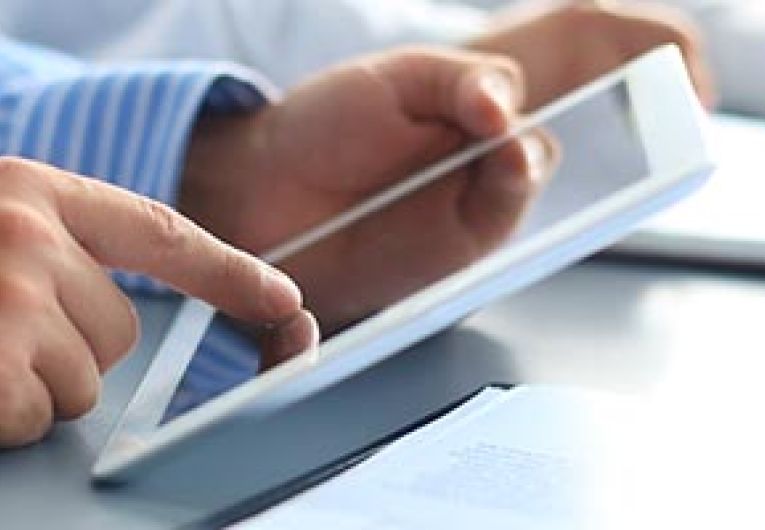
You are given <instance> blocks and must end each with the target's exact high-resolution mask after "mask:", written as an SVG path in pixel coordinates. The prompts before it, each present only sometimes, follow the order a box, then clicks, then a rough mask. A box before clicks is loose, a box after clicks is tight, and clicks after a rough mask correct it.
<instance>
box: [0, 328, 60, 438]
mask: <svg viewBox="0 0 765 530" xmlns="http://www.w3.org/2000/svg"><path fill="white" fill-rule="evenodd" d="M17 347H19V346H17V345H14V344H13V343H11V342H9V341H7V340H5V341H3V344H2V345H0V447H19V446H22V445H27V444H30V443H33V442H36V441H38V440H40V439H41V438H42V437H43V436H44V435H45V433H46V432H47V431H48V428H49V427H50V425H51V423H52V422H53V408H52V404H51V400H50V396H49V394H48V391H47V389H46V388H45V385H43V383H42V381H40V379H39V378H38V377H37V376H36V374H35V373H34V372H33V371H32V369H31V368H30V366H29V364H25V363H21V362H16V361H15V360H11V359H10V358H15V359H20V358H21V357H23V356H20V355H14V353H15V352H13V351H12V350H13V349H15V348H17Z"/></svg>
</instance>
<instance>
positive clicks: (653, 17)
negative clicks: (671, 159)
mask: <svg viewBox="0 0 765 530" xmlns="http://www.w3.org/2000/svg"><path fill="white" fill-rule="evenodd" d="M666 43H675V44H677V45H679V46H680V49H681V50H682V52H683V55H684V56H685V60H686V64H687V65H688V68H689V71H690V74H691V77H692V79H693V82H694V84H695V86H696V90H697V92H698V94H699V96H700V98H701V100H702V101H703V102H704V103H705V105H707V106H708V107H711V106H713V105H714V102H715V92H714V87H713V83H712V80H711V75H710V73H709V69H708V67H707V65H706V63H705V61H704V56H703V50H702V46H701V39H700V37H699V32H698V31H697V29H696V28H695V26H694V25H693V24H692V23H691V22H690V21H689V20H688V19H687V18H686V17H685V16H683V14H682V13H680V12H678V11H677V10H675V9H671V8H669V7H667V6H660V5H653V4H644V3H640V4H639V5H635V4H632V3H631V2H625V3H623V4H622V3H618V2H614V3H613V5H612V4H611V3H609V4H608V7H602V6H600V5H598V4H596V3H595V2H592V1H587V0H581V1H578V2H576V1H569V2H563V3H562V2H558V1H555V2H525V3H523V4H521V5H518V6H513V7H510V8H508V9H507V10H505V11H504V12H500V14H499V15H497V18H496V21H495V24H494V27H493V28H492V29H491V30H490V31H488V32H487V33H486V34H484V35H482V36H481V37H479V38H477V39H475V40H474V41H473V42H472V43H470V44H469V45H468V48H469V49H473V50H478V51H482V52H493V53H501V54H505V55H508V56H509V57H512V58H513V59H515V60H516V61H518V63H519V64H520V65H521V66H522V68H523V71H524V73H525V75H526V83H527V100H526V107H525V109H526V110H533V109H536V108H537V107H540V106H542V105H544V104H545V103H548V102H549V101H551V100H553V99H556V98H558V97H560V96H562V95H563V94H565V93H566V92H569V91H571V90H573V89H574V88H576V87H578V86H580V85H583V84H585V83H587V82H588V81H592V80H594V79H596V78H597V77H599V76H600V75H602V74H604V73H606V72H608V71H610V70H612V69H614V68H616V67H617V66H619V65H621V64H623V63H624V62H626V61H627V60H629V59H632V58H634V57H636V56H638V55H640V54H642V53H644V52H647V51H648V50H650V49H652V48H655V47H656V46H658V45H660V44H666Z"/></svg>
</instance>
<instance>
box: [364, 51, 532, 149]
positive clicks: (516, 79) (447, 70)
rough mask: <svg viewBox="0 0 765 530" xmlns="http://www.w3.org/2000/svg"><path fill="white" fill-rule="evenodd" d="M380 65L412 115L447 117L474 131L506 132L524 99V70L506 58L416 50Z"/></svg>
mask: <svg viewBox="0 0 765 530" xmlns="http://www.w3.org/2000/svg"><path fill="white" fill-rule="evenodd" d="M379 68H380V69H381V70H382V72H383V78H385V79H386V80H387V81H388V82H389V83H391V85H392V88H393V90H394V92H395V94H396V96H397V97H398V99H399V102H400V105H401V108H402V109H403V110H404V112H405V113H406V114H408V115H410V116H411V117H412V119H414V120H440V121H448V122H450V123H452V124H455V125H458V126H459V127H461V128H463V129H465V131H466V132H468V133H470V134H472V135H475V136H481V137H484V136H490V135H495V134H499V133H501V132H502V131H504V130H505V129H506V128H507V125H508V121H509V120H510V118H511V116H512V115H513V114H514V113H515V111H516V110H517V109H519V108H520V107H521V106H522V103H523V76H522V73H521V70H520V68H519V66H518V65H517V63H515V62H514V61H512V60H511V59H508V58H504V57H499V56H494V55H486V54H480V53H474V52H467V51H450V52H447V51H443V50H432V49H414V50H409V51H407V52H404V53H399V54H397V55H394V56H392V58H388V59H386V60H384V61H383V62H382V64H381V65H380V66H379Z"/></svg>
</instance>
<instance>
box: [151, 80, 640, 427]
mask: <svg viewBox="0 0 765 530" xmlns="http://www.w3.org/2000/svg"><path fill="white" fill-rule="evenodd" d="M529 135H531V136H533V137H534V138H537V140H539V141H538V142H537V143H538V145H541V146H542V148H543V149H544V150H546V151H547V155H548V157H549V158H551V159H552V158H554V159H555V162H554V163H552V164H549V165H548V166H547V167H548V168H549V174H548V175H546V176H545V177H544V178H543V179H540V180H541V181H543V184H542V185H541V186H538V187H536V188H534V187H533V186H532V187H529V186H528V185H526V184H528V182H527V179H528V178H529V173H530V172H531V171H533V170H532V169H530V168H529V165H528V161H527V160H525V159H524V158H523V156H522V155H521V154H520V153H521V151H520V150H519V149H520V148H519V145H518V142H517V141H507V142H505V143H503V144H502V145H499V146H498V147H496V148H495V149H493V150H492V151H490V152H488V153H486V154H485V155H483V156H482V157H481V158H478V159H475V160H471V161H470V162H469V163H467V164H464V165H463V166H461V167H459V168H457V169H456V170H454V171H451V172H450V173H448V174H447V175H444V176H442V177H440V178H437V179H435V180H434V181H433V182H430V183H428V184H427V185H424V186H423V187H421V188H419V189H417V190H415V191H412V192H411V193H407V194H406V195H405V196H403V197H402V198H400V199H398V200H397V201H395V202H393V203H391V204H390V205H387V206H385V207H381V208H379V209H377V210H376V211H374V212H373V213H370V214H369V215H366V216H364V217H363V218H361V219H359V220H357V221H355V222H353V223H351V224H348V225H347V226H345V227H344V228H343V229H341V230H338V231H335V232H333V233H331V234H329V235H327V236H326V237H323V238H321V239H320V240H318V241H316V242H314V243H313V244H311V245H309V246H307V247H306V248H304V249H302V250H299V251H298V252H296V253H294V254H292V255H290V256H288V257H286V258H284V259H281V260H279V261H277V262H276V263H275V265H276V266H278V267H279V268H281V269H283V270H285V271H287V272H288V273H289V274H290V275H291V276H292V277H293V278H294V279H295V280H296V281H297V282H298V284H299V285H300V287H301V289H302V291H303V295H304V299H305V304H306V306H307V307H308V308H309V309H310V310H311V311H312V312H313V313H314V314H315V315H316V317H317V319H318V320H319V323H320V326H321V328H322V332H323V339H326V338H328V337H330V336H332V335H333V334H335V333H337V332H340V331H342V330H343V329H345V328H346V327H348V326H349V325H352V324H353V323H354V322H357V321H359V320H360V319H363V318H365V317H367V316H369V315H373V314H375V313H376V312H378V311H380V310H382V309H385V308H386V307H389V306H391V305H392V304H395V303H397V302H399V301H400V300H402V299H403V298H405V297H407V296H409V295H412V294H414V293H416V292H417V291H420V290H422V289H424V288H426V287H428V286H429V285H432V284H433V283H434V282H437V281H439V280H441V279H443V278H445V277H446V276H448V275H450V274H453V273H456V272H458V271H460V270H462V269H464V268H466V267H469V266H470V265H471V264H473V263H475V262H476V261H477V260H480V259H481V258H483V257H486V256H487V255H489V254H491V253H492V252H494V251H496V250H498V249H501V248H503V247H506V246H507V245H512V244H513V243H514V242H517V241H519V240H522V239H524V238H527V237H530V236H533V235H534V234H536V233H538V232H540V231H542V230H545V229H547V228H549V227H550V226H551V225H553V224H555V223H557V222H559V221H561V220H563V219H566V218H567V217H568V216H570V215H571V214H573V213H576V212H577V211H580V210H582V209H583V208H585V207H587V206H588V205H590V204H592V203H593V202H596V201H598V200H601V199H604V198H606V197H608V196H610V195H611V194H613V193H615V192H616V191H618V190H621V189H622V188H624V187H625V186H627V185H629V184H631V183H634V182H636V181H638V180H640V179H642V178H644V177H646V176H648V173H649V168H648V162H647V160H646V156H645V151H644V149H643V146H642V145H641V142H640V135H639V133H638V131H637V130H636V126H635V121H634V120H633V118H632V114H631V104H630V99H629V93H628V90H627V87H626V85H625V84H618V85H616V86H614V87H612V88H611V89H609V90H606V91H604V92H602V93H600V94H598V95H596V96H595V97H593V98H591V99H589V100H586V101H583V102H580V103H579V104H578V105H575V106H573V107H571V108H569V109H567V110H566V111H564V112H562V113H560V114H558V115H557V116H555V117H554V118H552V119H550V120H549V121H547V122H545V123H544V124H542V126H541V127H537V128H535V129H533V130H531V131H526V132H524V134H523V135H522V136H529ZM540 142H541V143H540ZM503 157H504V160H505V161H507V160H508V159H509V160H516V159H517V164H516V165H515V166H514V167H516V170H515V172H510V174H508V172H507V171H504V172H503V173H502V174H499V173H498V172H497V171H496V168H497V163H496V161H497V160H501V159H503ZM502 167H507V164H504V165H503V166H502ZM537 177H539V176H538V175H537ZM532 180H533V175H532ZM378 192H380V190H379V189H377V190H371V191H369V192H367V194H366V196H364V195H362V196H359V197H358V200H357V201H356V202H361V201H364V200H365V199H367V198H368V197H369V196H370V195H374V194H375V193H378ZM355 204H356V203H352V204H348V205H346V206H345V207H347V208H350V207H352V206H354V205H355ZM339 213H341V212H339V211H338V212H334V213H333V214H331V215H336V214H339ZM331 215H330V216H329V217H331ZM296 235H298V234H291V235H290V237H288V238H287V239H291V238H292V237H294V236H296ZM264 337H265V338H264ZM272 350H273V348H270V347H269V341H268V339H267V333H266V334H265V335H264V334H263V331H262V330H255V331H252V330H249V331H244V330H243V329H242V328H241V327H239V326H238V325H237V324H235V323H233V322H231V321H230V320H228V319H226V318H225V317H222V316H220V315H217V316H216V317H215V318H214V321H213V323H212V325H211V326H210V328H209V329H208V330H207V332H206V334H205V336H204V338H203V340H202V342H201V343H200V345H199V347H198V349H197V351H196V352H195V354H194V357H193V359H192V361H191V363H190V365H189V367H188V369H187V371H186V373H185V374H184V377H183V379H182V380H181V383H180V384H179V386H178V388H177V390H176V392H175V395H174V396H173V398H172V400H171V402H170V405H169V406H168V408H167V410H166V411H165V414H164V417H163V419H162V423H165V422H167V421H170V420H172V419H173V418H175V417H177V416H178V415H180V414H183V413H184V412H186V411H188V410H190V409H193V408H195V407H197V406H199V405H200V404H202V403H205V402H206V401H208V400H210V399H212V398H213V397H215V396H217V395H219V394H221V393H223V392H226V391H227V390H229V389H231V388H233V387H235V386H237V385H239V384H241V383H243V382H245V381H247V380H249V379H251V378H253V377H256V376H257V374H258V373H261V372H262V371H263V370H265V369H268V368H269V367H271V366H273V365H275V364H278V360H279V359H283V358H284V357H285V356H284V353H283V352H282V353H279V354H274V353H273V351H272ZM294 353H295V354H297V353H299V352H294Z"/></svg>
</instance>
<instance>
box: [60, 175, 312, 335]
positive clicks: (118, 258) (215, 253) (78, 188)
mask: <svg viewBox="0 0 765 530" xmlns="http://www.w3.org/2000/svg"><path fill="white" fill-rule="evenodd" d="M62 177H63V178H61V179H58V186H57V189H56V195H57V203H58V207H59V212H60V214H61V216H62V220H63V222H64V224H65V225H66V227H67V228H68V229H69V231H70V232H71V233H72V234H73V235H74V237H75V239H76V240H77V241H78V242H79V243H80V244H81V245H82V246H83V247H84V249H85V251H86V252H88V254H90V255H91V256H93V257H94V259H95V260H96V261H98V262H99V263H100V264H102V265H104V266H107V267H117V268H124V269H127V270H130V271H134V272H141V273H144V274H148V275H150V276H153V277H155V278H157V279H159V280H162V281H164V282H166V283H168V284H170V285H172V286H174V287H176V288H177V289H179V290H180V291H182V292H185V293H187V294H189V295H191V296H195V297H199V298H202V299H204V300H206V301H208V302H210V303H211V304H213V305H216V306H218V307H220V308H221V309H222V310H223V311H225V312H227V313H229V314H231V315H232V316H234V317H236V318H240V319H242V320H245V321H247V322H251V323H263V322H278V321H281V320H284V319H287V318H289V317H291V316H292V315H294V314H295V313H297V311H298V310H299V308H300V305H301V299H300V291H299V290H298V288H297V286H296V285H295V284H294V283H293V282H292V281H291V280H290V279H289V278H288V277H287V276H286V275H284V274H282V273H281V272H279V271H277V270H276V269H274V268H273V267H271V266H269V265H267V264H266V263H264V262H262V261H260V260H258V259H256V258H254V257H252V256H250V255H248V254H246V253H244V252H242V251H239V250H237V249H235V248H233V247H231V246H229V245H227V244H225V243H223V242H221V241H219V240H218V239H216V238H215V237H213V236H212V235H211V234H209V233H208V232H206V231H204V230H202V229H201V228H199V227H198V226H197V225H195V224H194V223H192V222H191V221H190V220H188V219H186V218H185V217H183V216H181V215H180V214H178V213H176V212H175V211H173V210H172V209H171V208H169V207H167V206H165V205H163V204H160V203H158V202H156V201H152V200H150V199H146V198H144V197H139V196H137V195H134V194H132V193H129V192H127V191H125V190H121V189H119V188H116V187H114V186H110V185H108V184H105V183H103V182H98V181H95V180H92V179H85V178H78V177H76V176H73V175H70V174H68V173H63V172H62Z"/></svg>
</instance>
